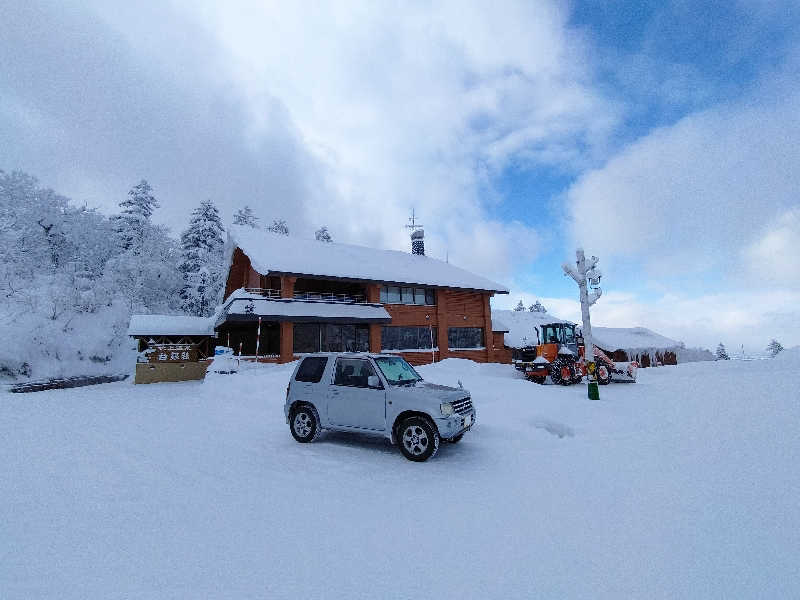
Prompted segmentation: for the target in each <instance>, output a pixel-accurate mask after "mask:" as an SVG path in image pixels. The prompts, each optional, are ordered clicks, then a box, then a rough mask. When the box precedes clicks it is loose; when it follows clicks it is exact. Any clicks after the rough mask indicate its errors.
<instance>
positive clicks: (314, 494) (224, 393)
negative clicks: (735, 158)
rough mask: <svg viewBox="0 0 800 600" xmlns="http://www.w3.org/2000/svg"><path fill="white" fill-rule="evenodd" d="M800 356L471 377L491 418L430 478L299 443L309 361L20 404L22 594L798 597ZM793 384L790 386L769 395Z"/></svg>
mask: <svg viewBox="0 0 800 600" xmlns="http://www.w3.org/2000/svg"><path fill="white" fill-rule="evenodd" d="M798 367H800V360H798V358H797V357H796V356H795V357H794V358H792V356H791V354H789V353H787V355H786V356H785V357H784V358H782V359H776V360H775V361H758V362H751V363H747V362H744V363H742V362H740V363H734V362H732V361H721V362H716V363H693V364H686V365H678V366H677V367H664V368H661V369H647V370H645V371H643V372H640V375H639V383H636V384H631V385H612V386H609V387H607V388H603V390H602V391H601V394H602V399H601V401H599V402H590V401H588V400H587V399H586V388H585V386H582V385H581V386H573V387H569V388H562V387H556V386H537V385H534V384H531V383H529V382H527V381H524V380H523V379H520V378H519V374H518V373H517V372H516V371H515V370H514V369H513V368H511V367H510V366H508V365H496V364H489V365H479V364H476V363H472V362H468V361H461V360H453V359H451V360H446V361H444V362H442V363H438V364H436V365H432V366H426V367H423V368H421V369H420V371H421V372H422V374H423V376H424V377H426V378H427V379H429V380H431V381H434V382H439V383H443V384H451V385H453V384H456V382H457V381H458V380H461V381H463V383H464V386H465V387H466V388H468V389H469V390H471V392H472V395H473V399H474V402H475V405H476V408H477V411H478V420H477V424H476V426H475V428H474V430H473V431H471V432H469V433H468V434H467V435H466V436H465V437H464V439H463V441H462V442H461V443H459V444H458V445H445V446H443V447H442V448H441V449H440V452H439V454H438V455H437V456H436V457H435V458H434V459H433V460H431V461H429V462H427V463H424V464H415V463H410V462H408V461H406V460H405V459H404V458H402V456H401V455H400V453H399V452H398V450H397V449H396V448H394V447H391V446H388V445H387V444H386V443H384V442H383V441H382V440H380V439H375V438H370V437H366V436H361V435H355V434H351V435H347V434H323V435H322V436H321V438H320V439H319V440H318V441H317V442H315V443H313V444H308V445H301V444H298V443H296V442H295V441H294V440H293V439H292V437H291V435H290V434H289V431H288V427H287V425H286V423H285V421H284V417H283V412H282V405H283V400H284V395H285V389H286V383H287V378H288V376H289V373H290V371H291V369H292V365H285V366H260V367H256V368H253V369H252V370H250V371H247V372H244V373H240V374H239V375H234V376H215V377H210V378H209V379H208V380H207V381H206V382H205V383H200V382H188V383H178V384H156V385H149V386H134V385H132V384H130V383H115V384H108V385H101V386H96V387H89V388H78V389H73V390H60V391H48V392H40V393H37V394H27V395H12V394H4V395H2V396H0V397H1V398H2V402H0V464H2V465H3V468H2V469H0V539H2V540H3V545H2V546H0V547H4V548H5V549H6V550H7V551H6V552H5V553H4V556H3V560H2V561H0V596H2V598H3V599H4V600H22V599H25V600H27V599H29V598H37V599H56V598H57V599H59V600H70V599H76V600H77V599H80V600H83V599H85V598H138V599H157V598H215V599H224V598H230V599H240V598H256V597H258V598H267V597H268V598H302V597H309V598H323V597H328V598H353V599H355V598H378V597H379V598H409V597H415V598H462V599H463V598H520V599H521V598H526V599H527V598H536V597H539V598H542V597H544V598H797V597H800V579H798V578H797V575H796V573H797V565H796V563H797V548H798V547H800V537H798V532H799V531H800V506H799V505H798V503H797V497H798V494H800V471H798V469H797V464H798V462H800V438H798V436H797V432H796V424H797V423H798V422H800V404H798V402H797V394H796V389H795V387H796V386H795V383H794V381H793V380H792V378H791V377H787V376H786V373H787V372H793V371H796V370H797V368H798ZM765 390H769V393H765Z"/></svg>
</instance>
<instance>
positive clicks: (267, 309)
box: [215, 289, 392, 326]
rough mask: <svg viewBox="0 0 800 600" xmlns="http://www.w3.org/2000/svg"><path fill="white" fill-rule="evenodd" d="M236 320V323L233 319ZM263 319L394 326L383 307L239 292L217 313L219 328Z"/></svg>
mask: <svg viewBox="0 0 800 600" xmlns="http://www.w3.org/2000/svg"><path fill="white" fill-rule="evenodd" d="M231 317H233V319H231ZM258 317H263V318H266V319H269V320H274V321H293V322H303V321H328V322H330V321H345V322H350V323H357V322H361V323H390V322H391V320H392V317H391V315H390V314H389V313H388V312H387V311H386V309H385V308H383V306H381V305H380V304H349V303H343V302H320V301H312V300H295V299H290V298H286V299H271V298H266V297H264V296H261V295H258V294H251V293H248V292H245V291H244V290H241V289H240V290H236V291H235V292H234V293H233V294H231V296H230V297H229V298H228V300H227V301H226V302H225V305H224V306H223V307H222V310H220V311H218V312H217V317H216V320H215V324H216V326H219V325H220V324H221V323H223V322H225V321H226V320H242V319H245V320H246V319H251V318H258Z"/></svg>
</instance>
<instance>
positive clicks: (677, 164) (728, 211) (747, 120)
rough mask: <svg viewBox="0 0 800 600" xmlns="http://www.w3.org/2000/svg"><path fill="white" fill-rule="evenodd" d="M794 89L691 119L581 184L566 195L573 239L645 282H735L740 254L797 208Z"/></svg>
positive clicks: (799, 135) (799, 111)
mask: <svg viewBox="0 0 800 600" xmlns="http://www.w3.org/2000/svg"><path fill="white" fill-rule="evenodd" d="M795 87H796V86H788V87H786V88H785V89H776V88H775V86H770V87H765V88H764V91H763V93H762V94H761V95H760V97H758V98H751V99H750V102H749V103H740V104H735V105H726V106H719V107H716V108H713V109H710V110H707V111H704V112H700V113H696V114H693V115H690V116H688V117H686V118H684V119H682V120H681V121H679V122H678V123H676V124H675V125H673V126H670V127H665V128H661V129H658V130H656V131H653V132H651V133H650V134H648V135H646V136H645V137H644V138H642V139H640V140H638V141H637V142H635V143H633V144H631V145H630V146H629V147H627V148H626V149H624V150H623V151H622V152H621V153H620V154H619V155H617V156H615V157H614V158H612V159H611V160H609V161H608V162H607V163H606V164H605V165H604V166H603V167H601V168H599V169H595V170H592V171H590V172H588V173H586V174H584V175H583V176H581V177H580V178H579V179H578V181H577V182H576V183H575V184H574V185H573V186H572V187H571V188H570V190H569V191H568V193H567V195H566V198H567V202H568V210H569V214H570V217H571V223H572V236H573V238H574V239H575V240H580V241H581V243H582V244H583V245H584V246H585V247H586V248H587V249H591V251H592V252H593V253H595V254H598V255H599V256H601V257H602V258H603V259H604V260H607V259H609V262H607V263H606V264H609V263H610V259H613V258H618V259H619V258H622V259H625V258H637V259H640V260H641V262H643V263H644V265H645V269H646V271H645V273H644V276H645V277H651V278H653V277H658V278H667V279H669V278H670V277H671V276H672V275H673V274H675V273H681V274H682V275H684V276H686V275H689V276H695V277H699V276H700V275H701V274H702V273H703V272H706V271H711V270H714V269H721V270H722V271H723V273H724V274H725V275H727V276H728V277H729V278H730V280H729V281H732V280H733V279H734V278H738V277H740V276H741V269H740V265H739V261H740V250H741V248H742V247H743V246H744V245H748V244H751V243H753V242H754V241H755V239H756V236H757V235H759V233H760V232H761V230H762V228H763V227H765V226H766V225H767V224H768V223H769V222H771V221H773V220H774V219H777V218H778V217H779V216H780V215H781V214H782V213H784V212H785V211H787V210H789V209H791V208H792V207H796V206H797V205H798V196H797V190H798V189H800V170H799V169H797V165H798V164H800V145H798V144H797V140H798V139H800V95H798V94H797V92H796V89H795Z"/></svg>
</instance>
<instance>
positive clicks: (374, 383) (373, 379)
mask: <svg viewBox="0 0 800 600" xmlns="http://www.w3.org/2000/svg"><path fill="white" fill-rule="evenodd" d="M367 386H368V387H371V388H378V389H380V387H381V380H380V379H378V376H377V375H370V376H369V377H367Z"/></svg>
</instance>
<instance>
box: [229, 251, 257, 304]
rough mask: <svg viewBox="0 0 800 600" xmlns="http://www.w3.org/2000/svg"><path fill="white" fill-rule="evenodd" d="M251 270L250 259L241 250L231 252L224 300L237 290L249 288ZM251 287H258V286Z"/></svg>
mask: <svg viewBox="0 0 800 600" xmlns="http://www.w3.org/2000/svg"><path fill="white" fill-rule="evenodd" d="M252 270H253V267H252V266H251V265H250V259H249V258H248V257H247V255H246V254H245V253H244V252H242V251H241V249H239V248H236V250H234V251H233V260H232V261H231V268H230V270H229V271H228V279H227V281H226V282H225V300H227V298H228V296H230V295H231V294H232V293H233V292H235V291H236V290H238V289H239V288H243V287H251V286H250V284H249V279H250V272H251V271H252ZM253 287H258V285H256V286H253Z"/></svg>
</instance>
